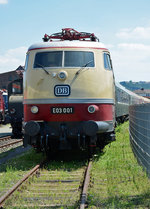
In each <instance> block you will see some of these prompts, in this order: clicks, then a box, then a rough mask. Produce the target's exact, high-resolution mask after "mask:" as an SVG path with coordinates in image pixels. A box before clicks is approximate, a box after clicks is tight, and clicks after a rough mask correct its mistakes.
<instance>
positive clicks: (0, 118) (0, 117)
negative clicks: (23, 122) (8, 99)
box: [0, 91, 5, 123]
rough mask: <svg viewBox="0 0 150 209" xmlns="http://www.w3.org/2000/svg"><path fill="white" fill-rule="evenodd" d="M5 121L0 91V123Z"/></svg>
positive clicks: (3, 102) (3, 104) (3, 103)
mask: <svg viewBox="0 0 150 209" xmlns="http://www.w3.org/2000/svg"><path fill="white" fill-rule="evenodd" d="M4 121H5V101H4V98H3V91H0V123H2V122H4Z"/></svg>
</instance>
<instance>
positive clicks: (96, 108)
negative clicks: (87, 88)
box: [88, 105, 98, 113]
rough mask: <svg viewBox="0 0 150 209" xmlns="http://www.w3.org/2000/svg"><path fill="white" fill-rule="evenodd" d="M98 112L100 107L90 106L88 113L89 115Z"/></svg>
mask: <svg viewBox="0 0 150 209" xmlns="http://www.w3.org/2000/svg"><path fill="white" fill-rule="evenodd" d="M97 110H98V107H97V106H96V105H90V106H88V112H89V113H94V112H95V111H97Z"/></svg>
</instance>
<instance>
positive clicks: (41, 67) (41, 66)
mask: <svg viewBox="0 0 150 209" xmlns="http://www.w3.org/2000/svg"><path fill="white" fill-rule="evenodd" d="M35 64H36V65H37V66H39V67H41V68H42V69H43V70H44V71H45V73H46V74H48V75H50V73H49V72H48V71H47V70H46V69H45V67H44V66H43V65H41V64H39V63H35Z"/></svg>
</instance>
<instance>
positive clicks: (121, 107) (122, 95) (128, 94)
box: [115, 83, 150, 122]
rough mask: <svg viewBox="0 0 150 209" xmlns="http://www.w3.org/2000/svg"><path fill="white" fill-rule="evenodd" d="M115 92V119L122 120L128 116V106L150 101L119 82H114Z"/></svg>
mask: <svg viewBox="0 0 150 209" xmlns="http://www.w3.org/2000/svg"><path fill="white" fill-rule="evenodd" d="M115 90H116V91H115V93H116V108H115V109H116V121H117V122H124V121H125V120H127V119H128V117H129V106H130V105H133V104H142V103H148V102H150V100H149V99H147V98H144V97H141V96H138V95H137V94H135V93H133V92H132V91H129V90H128V89H126V88H125V87H123V86H122V85H120V84H119V83H116V84H115Z"/></svg>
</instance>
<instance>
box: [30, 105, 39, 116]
mask: <svg viewBox="0 0 150 209" xmlns="http://www.w3.org/2000/svg"><path fill="white" fill-rule="evenodd" d="M38 111H39V108H38V107H37V106H32V107H31V112H32V113H34V114H36V113H38Z"/></svg>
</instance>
